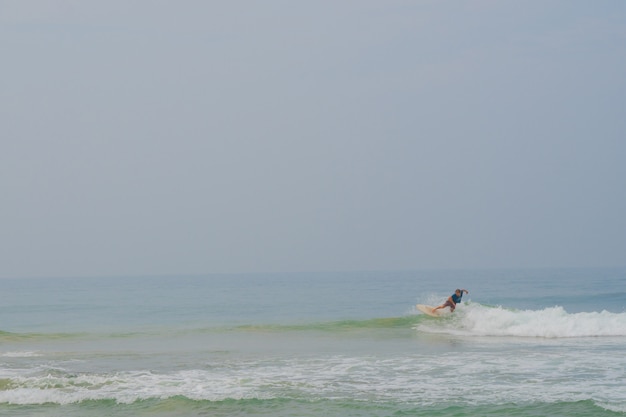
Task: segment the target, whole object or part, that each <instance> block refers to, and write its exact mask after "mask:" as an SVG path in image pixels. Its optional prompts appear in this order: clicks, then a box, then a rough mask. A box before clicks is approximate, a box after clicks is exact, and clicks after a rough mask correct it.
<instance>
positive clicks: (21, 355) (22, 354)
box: [0, 351, 42, 358]
mask: <svg viewBox="0 0 626 417" xmlns="http://www.w3.org/2000/svg"><path fill="white" fill-rule="evenodd" d="M0 356H2V357H5V358H35V357H38V356H42V355H41V353H37V352H30V351H25V352H4V353H2V354H0Z"/></svg>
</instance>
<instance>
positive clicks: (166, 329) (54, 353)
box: [0, 268, 626, 417]
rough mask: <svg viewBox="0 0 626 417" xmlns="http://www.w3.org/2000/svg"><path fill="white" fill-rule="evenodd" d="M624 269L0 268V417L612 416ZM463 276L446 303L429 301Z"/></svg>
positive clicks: (622, 336)
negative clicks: (13, 272) (135, 272)
mask: <svg viewBox="0 0 626 417" xmlns="http://www.w3.org/2000/svg"><path fill="white" fill-rule="evenodd" d="M625 285H626V269H624V268H621V269H544V270H499V271H494V270H491V271H416V272H363V273H358V272H352V273H294V274H288V273H284V274H248V275H207V276H193V277H188V276H167V277H142V278H139V277H132V278H130V277H129V278H97V279H96V278H72V279H69V278H47V279H44V278H40V279H2V280H0V294H1V295H2V298H1V299H0V416H12V417H13V416H15V417H19V416H45V417H55V416H59V417H60V416H63V417H78V416H81V417H90V416H145V417H165V416H171V417H174V416H176V417H179V416H180V417H182V416H192V417H193V416H324V417H329V416H342V417H351V416H489V415H493V416H501V415H515V416H522V417H523V416H544V415H545V416H568V417H572V416H586V417H587V416H624V415H626V388H625V387H626V289H625ZM456 288H466V289H468V290H469V294H467V295H465V296H464V297H463V303H462V304H460V305H459V307H458V308H457V311H456V312H455V313H454V314H450V315H447V316H445V317H443V318H433V317H429V316H426V315H423V314H420V313H419V312H418V311H417V310H416V309H415V304H417V303H420V304H431V305H434V304H439V303H442V302H443V301H444V300H445V299H446V298H447V297H448V296H449V295H450V294H452V292H453V291H454V290H455V289H456Z"/></svg>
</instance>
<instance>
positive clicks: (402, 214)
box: [0, 0, 626, 277]
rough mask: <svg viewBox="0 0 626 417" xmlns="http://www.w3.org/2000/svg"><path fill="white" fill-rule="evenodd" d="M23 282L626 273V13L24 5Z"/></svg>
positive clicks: (559, 4) (9, 273)
mask: <svg viewBox="0 0 626 417" xmlns="http://www.w3.org/2000/svg"><path fill="white" fill-rule="evenodd" d="M0 52H1V56H2V72H1V74H2V77H1V79H0V126H1V127H0V135H1V136H0V142H1V152H0V192H1V194H2V204H0V207H1V208H0V214H1V217H0V219H1V220H0V226H1V233H0V277H26V276H107V275H150V274H172V273H184V274H187V273H189V274H202V273H213V272H273V271H319V270H397V269H403V270H404V269H423V268H498V267H544V266H548V267H551V266H565V267H570V266H573V267H576V266H623V265H625V264H626V262H625V256H624V254H625V253H626V215H625V214H624V213H626V192H625V190H626V168H625V167H624V160H625V158H626V77H625V76H624V75H625V74H626V2H624V1H622V0H615V1H594V2H589V1H571V0H563V1H506V2H501V1H493V0H476V1H447V2H443V1H396V0H385V1H367V0H365V1H363V0H359V1H311V2H294V1H276V0H268V1H262V2H261V1H224V2H212V1H176V2H174V1H155V0H136V1H132V2H129V1H90V2H83V1H70V0H56V1H52V0H50V1H34V0H33V1H22V0H0Z"/></svg>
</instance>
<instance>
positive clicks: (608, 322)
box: [418, 303, 626, 338]
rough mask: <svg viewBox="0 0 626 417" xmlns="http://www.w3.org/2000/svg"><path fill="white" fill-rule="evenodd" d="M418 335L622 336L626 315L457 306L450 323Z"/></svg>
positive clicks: (427, 326) (433, 324) (431, 326)
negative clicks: (429, 333) (431, 333)
mask: <svg viewBox="0 0 626 417" xmlns="http://www.w3.org/2000/svg"><path fill="white" fill-rule="evenodd" d="M418 329H419V330H421V331H427V332H434V333H451V334H461V335H466V336H516V337H544V338H572V337H603V336H626V313H611V312H608V311H601V312H590V313H573V314H570V313H567V312H566V311H565V310H564V309H563V308H562V307H559V306H556V307H550V308H545V309H542V310H509V309H505V308H502V307H487V306H483V305H480V304H475V303H474V304H469V305H460V306H459V308H457V311H456V313H455V316H454V319H453V320H449V321H445V322H428V323H424V324H422V325H420V326H419V327H418Z"/></svg>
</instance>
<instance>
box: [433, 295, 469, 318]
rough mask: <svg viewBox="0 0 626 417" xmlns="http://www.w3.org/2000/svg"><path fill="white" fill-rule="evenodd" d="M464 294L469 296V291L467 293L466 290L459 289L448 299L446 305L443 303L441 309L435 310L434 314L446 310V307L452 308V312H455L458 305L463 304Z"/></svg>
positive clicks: (436, 308)
mask: <svg viewBox="0 0 626 417" xmlns="http://www.w3.org/2000/svg"><path fill="white" fill-rule="evenodd" d="M463 293H465V294H469V291H467V290H466V289H463V290H459V289H457V290H456V291H455V292H454V294H452V295H451V296H450V297H448V299H447V300H446V302H445V303H443V304H442V305H440V306H439V307H435V308H433V313H434V312H435V311H437V310H439V309H440V308H446V307H450V311H451V312H454V309H455V308H456V305H457V304H458V303H460V302H461V298H463Z"/></svg>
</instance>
